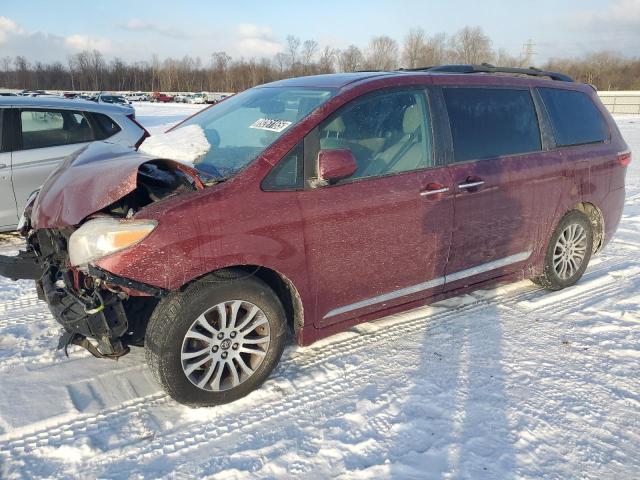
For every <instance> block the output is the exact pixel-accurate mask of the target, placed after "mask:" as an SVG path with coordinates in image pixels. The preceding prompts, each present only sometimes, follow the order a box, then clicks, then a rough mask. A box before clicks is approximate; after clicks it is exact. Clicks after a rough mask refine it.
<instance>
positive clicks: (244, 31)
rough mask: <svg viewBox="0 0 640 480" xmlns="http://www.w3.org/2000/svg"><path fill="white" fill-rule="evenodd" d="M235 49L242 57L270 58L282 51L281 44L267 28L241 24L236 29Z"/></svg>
mask: <svg viewBox="0 0 640 480" xmlns="http://www.w3.org/2000/svg"><path fill="white" fill-rule="evenodd" d="M236 35H237V37H238V38H237V39H236V42H237V48H236V49H235V50H237V51H239V52H241V54H242V55H243V56H249V57H251V56H271V55H274V54H276V53H278V52H280V51H281V50H282V44H281V43H280V42H279V41H278V40H277V39H276V37H275V36H274V35H273V31H272V30H271V28H269V27H264V26H260V25H254V24H252V23H241V24H240V25H238V26H237V27H236Z"/></svg>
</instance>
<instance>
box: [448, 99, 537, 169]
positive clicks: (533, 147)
mask: <svg viewBox="0 0 640 480" xmlns="http://www.w3.org/2000/svg"><path fill="white" fill-rule="evenodd" d="M442 92H443V95H444V101H445V104H446V107H447V112H448V113H449V123H450V125H451V136H452V139H453V153H454V160H455V161H456V162H464V161H467V160H480V159H486V158H494V157H499V156H502V155H516V154H520V153H529V152H536V151H539V150H541V149H542V143H541V140H540V127H539V125H538V117H537V115H536V109H535V106H534V103H533V99H532V98H531V93H530V92H529V90H516V89H506V88H457V87H450V88H443V89H442Z"/></svg>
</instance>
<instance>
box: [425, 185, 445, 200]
mask: <svg viewBox="0 0 640 480" xmlns="http://www.w3.org/2000/svg"><path fill="white" fill-rule="evenodd" d="M448 191H449V187H445V186H444V185H442V184H440V183H429V184H428V185H427V186H426V187H425V189H424V190H423V191H422V192H420V196H421V197H428V196H430V195H438V194H440V193H446V192H448Z"/></svg>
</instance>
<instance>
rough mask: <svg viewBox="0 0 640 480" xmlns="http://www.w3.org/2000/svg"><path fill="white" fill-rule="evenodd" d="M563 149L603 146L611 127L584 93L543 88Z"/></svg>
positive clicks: (543, 96) (543, 99)
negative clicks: (589, 145) (568, 147)
mask: <svg viewBox="0 0 640 480" xmlns="http://www.w3.org/2000/svg"><path fill="white" fill-rule="evenodd" d="M538 91H539V92H540V96H541V97H542V101H543V102H544V105H545V107H546V108H547V112H548V113H549V117H550V119H551V125H552V126H553V131H554V133H555V136H556V144H557V145H558V146H559V147H567V146H570V145H584V144H587V143H602V142H605V141H606V140H608V138H609V134H608V129H607V125H606V123H605V121H604V118H602V114H601V113H600V112H599V111H598V109H597V108H596V106H595V105H594V103H593V102H592V101H591V99H590V98H589V97H588V96H587V95H586V94H585V93H583V92H576V91H573V90H559V89H555V88H539V89H538Z"/></svg>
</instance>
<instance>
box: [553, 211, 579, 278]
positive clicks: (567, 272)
mask: <svg viewBox="0 0 640 480" xmlns="http://www.w3.org/2000/svg"><path fill="white" fill-rule="evenodd" d="M586 253H587V233H586V232H585V230H584V228H583V227H582V225H580V224H578V223H573V224H571V225H569V226H567V228H565V229H564V230H563V231H562V233H561V234H560V236H559V237H558V241H557V242H556V246H555V248H554V251H553V269H554V270H555V272H556V275H558V277H559V278H560V279H562V280H567V279H569V278H571V277H573V276H574V275H575V274H576V273H577V272H578V270H580V267H581V266H582V262H583V261H584V257H585V255H586Z"/></svg>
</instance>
